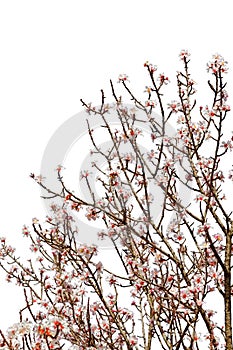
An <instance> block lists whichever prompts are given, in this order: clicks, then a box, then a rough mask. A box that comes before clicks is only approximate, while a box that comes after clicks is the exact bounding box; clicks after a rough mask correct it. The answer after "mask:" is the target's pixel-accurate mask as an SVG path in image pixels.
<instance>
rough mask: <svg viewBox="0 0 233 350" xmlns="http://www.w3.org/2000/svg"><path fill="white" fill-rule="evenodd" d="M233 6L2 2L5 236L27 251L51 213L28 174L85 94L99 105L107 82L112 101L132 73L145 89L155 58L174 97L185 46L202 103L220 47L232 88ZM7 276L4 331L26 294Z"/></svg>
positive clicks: (1, 231) (0, 310) (0, 178)
mask: <svg viewBox="0 0 233 350" xmlns="http://www.w3.org/2000/svg"><path fill="white" fill-rule="evenodd" d="M230 5H231V1H230V0H229V1H223V0H222V1H221V2H220V1H213V0H212V1H208V0H205V1H203V0H202V1H187V0H184V1H175V0H171V1H156V0H153V1H131V0H124V1H122V0H118V1H111V0H108V1H103V0H99V1H96V0H92V1H90V0H89V1H88V0H85V1H71V0H67V1H60V0H55V1H51V0H40V1H34V0H28V1H25V0H21V1H19V0H15V1H13V0H12V1H11V0H8V1H7V0H5V1H3V0H1V1H0V117H1V119H0V120H1V127H0V143H1V146H0V150H1V172H0V185H1V191H0V194H1V201H0V206H1V211H0V215H1V219H0V236H7V237H8V238H9V240H10V241H11V242H12V245H17V246H19V248H20V249H21V250H20V252H21V253H20V254H23V241H22V238H21V228H22V226H23V224H27V225H30V223H31V219H32V217H35V216H36V217H39V218H41V219H43V217H44V216H45V212H44V211H43V207H42V203H41V201H40V198H39V194H40V192H39V188H38V187H37V186H36V184H35V183H34V182H33V181H32V180H31V179H30V178H29V174H30V172H35V173H36V174H39V173H40V162H41V158H42V155H43V151H44V149H45V147H46V145H47V142H48V140H49V139H50V137H51V136H52V134H53V132H54V131H55V130H56V129H57V128H58V127H59V126H60V125H61V124H62V123H63V122H64V121H65V120H67V119H68V118H70V117H71V116H73V115H74V114H76V113H78V112H79V111H80V110H82V107H81V104H80V101H79V99H80V98H84V99H85V100H86V101H87V102H89V101H93V102H94V103H96V104H98V103H99V96H100V94H99V90H100V89H101V88H104V89H105V90H106V95H107V97H108V99H109V101H110V102H111V101H112V99H111V93H110V90H109V87H108V82H109V79H110V78H112V79H113V80H116V79H117V76H118V74H119V73H127V74H128V75H129V76H130V80H131V83H132V85H133V86H134V87H135V88H136V90H137V91H138V93H139V94H141V95H142V91H143V90H144V85H145V83H146V78H145V77H144V75H145V70H144V68H143V63H144V62H145V61H146V60H149V61H151V62H153V63H155V64H157V65H158V66H159V69H160V71H161V72H165V73H166V74H167V75H169V77H170V79H171V81H172V83H173V92H174V95H175V93H176V87H175V73H176V70H178V69H179V68H180V67H181V66H180V62H179V59H178V54H179V51H180V50H181V49H183V48H187V49H189V50H190V52H191V54H192V71H193V77H194V79H195V80H196V81H197V82H198V83H199V87H198V88H200V91H201V95H200V98H201V102H200V104H205V90H204V88H203V87H201V86H200V85H201V84H205V87H207V84H206V81H207V75H206V67H205V64H206V62H207V61H208V60H209V59H210V57H211V55H212V54H213V53H216V52H219V53H220V54H222V55H223V56H224V57H225V58H226V59H227V60H228V62H229V65H230V66H231V70H230V72H229V74H228V80H229V81H231V83H230V85H229V86H230V87H232V86H233V83H232V82H233V76H232V72H233V50H232V33H233V25H232V11H231V6H230ZM117 87H118V86H117ZM169 91H170V90H169ZM229 93H230V94H231V91H229ZM174 95H171V96H169V98H170V100H172V99H173V98H174ZM0 283H1V284H0V328H6V326H7V325H9V324H10V323H11V322H14V321H16V320H17V315H18V314H17V307H16V306H17V305H18V304H19V300H18V293H17V292H16V291H15V287H13V286H11V285H7V284H5V282H4V278H3V276H1V273H0Z"/></svg>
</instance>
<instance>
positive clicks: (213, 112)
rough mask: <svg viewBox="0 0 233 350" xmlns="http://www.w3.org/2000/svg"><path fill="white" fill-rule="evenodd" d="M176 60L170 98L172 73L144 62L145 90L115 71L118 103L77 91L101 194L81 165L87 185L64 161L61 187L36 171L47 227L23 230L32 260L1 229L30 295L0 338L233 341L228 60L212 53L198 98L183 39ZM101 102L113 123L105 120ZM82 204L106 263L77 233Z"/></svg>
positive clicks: (33, 345) (111, 345)
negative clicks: (74, 183)
mask: <svg viewBox="0 0 233 350" xmlns="http://www.w3.org/2000/svg"><path fill="white" fill-rule="evenodd" d="M180 60H181V62H182V65H183V68H182V71H180V72H178V73H177V76H176V78H177V87H178V90H177V97H176V99H174V100H172V99H171V100H170V102H169V103H165V97H164V92H165V91H166V85H167V84H168V83H170V81H169V78H168V77H167V76H166V75H165V74H164V73H161V74H159V73H158V68H157V66H155V65H153V64H151V63H149V62H145V64H144V67H145V70H146V72H147V75H148V77H149V85H148V86H146V88H145V94H146V101H143V102H142V101H141V100H140V99H139V98H137V97H136V95H135V94H134V92H133V89H131V88H130V82H129V81H128V77H127V75H125V74H121V75H120V76H119V83H121V85H122V88H123V90H121V95H118V93H117V92H116V90H117V87H116V86H115V85H114V84H113V83H112V81H111V82H110V87H111V91H112V95H113V98H114V103H111V104H110V103H109V104H107V103H106V102H105V100H106V97H105V93H104V91H102V90H101V104H100V106H99V107H95V106H93V105H92V104H91V103H86V102H85V101H83V100H81V102H82V105H83V107H84V108H85V109H86V112H87V129H88V132H89V136H90V140H91V142H92V146H93V149H92V150H91V155H90V162H91V165H92V168H93V169H95V170H96V172H97V173H98V176H97V177H96V178H95V179H94V182H96V183H98V185H99V186H100V193H99V194H97V193H96V192H95V191H94V189H93V179H92V180H91V177H92V174H91V172H90V171H89V170H86V169H83V170H82V172H81V174H80V181H82V182H84V183H85V185H86V189H87V193H88V195H87V197H86V198H82V197H81V196H80V195H79V194H78V192H76V191H75V190H73V189H70V188H69V186H68V185H67V183H66V181H65V170H64V169H63V167H62V166H58V168H57V175H58V182H59V184H60V191H54V190H53V189H52V188H48V187H47V185H46V179H43V177H42V176H41V175H40V176H36V175H34V174H31V177H32V178H33V179H34V180H35V181H36V182H37V183H38V184H39V185H40V186H41V187H42V188H43V189H44V190H46V191H47V198H48V200H51V213H50V214H49V215H48V216H47V218H46V224H45V227H43V225H42V224H41V223H40V222H39V221H38V220H37V219H36V218H34V219H33V223H32V227H31V229H30V228H29V227H27V226H24V227H23V230H22V233H23V236H24V237H26V238H27V240H28V242H30V244H29V249H30V250H31V258H30V259H29V260H27V261H23V259H21V258H19V257H18V256H17V252H16V251H15V249H14V248H13V247H12V246H11V245H10V244H9V243H8V242H7V241H6V239H5V238H4V237H2V238H1V250H0V266H1V268H2V270H4V271H5V272H6V279H7V281H8V282H13V281H14V282H16V283H17V284H18V285H19V286H20V288H21V289H22V291H23V293H24V298H25V305H24V306H23V307H22V309H21V310H20V312H19V320H18V322H16V323H15V324H13V325H12V326H11V327H9V328H8V330H7V331H6V332H3V331H1V333H0V339H1V340H0V349H2V350H3V349H4V350H5V349H29V350H40V349H61V348H64V349H65V348H68V349H70V350H84V349H89V350H91V349H92V350H94V349H103V350H104V349H122V350H123V349H128V350H139V349H144V350H150V349H154V348H155V347H156V348H158V349H159V348H160V349H164V350H169V349H176V350H179V349H180V350H181V349H183V350H188V349H193V350H198V349H201V348H203V347H205V348H209V349H211V350H217V349H227V350H232V348H233V344H232V315H231V295H232V293H233V289H232V281H231V269H232V262H231V261H232V254H233V246H232V235H233V221H232V212H231V197H230V193H231V192H230V190H229V188H232V181H233V168H232V165H231V163H230V160H231V153H230V152H231V150H232V148H233V137H232V135H231V134H230V133H229V130H228V128H227V121H226V120H227V118H228V114H229V111H230V107H229V105H228V104H227V100H228V94H227V91H226V85H227V84H226V82H225V80H224V76H225V74H226V73H227V71H228V67H227V62H226V61H225V60H224V59H223V57H222V56H220V55H218V54H216V55H213V57H212V59H211V61H210V62H208V64H207V71H208V73H209V74H210V80H208V88H209V89H210V92H211V93H212V96H213V98H212V101H211V102H210V104H209V105H206V106H199V105H198V103H197V101H196V96H197V92H196V90H195V85H196V83H195V81H194V80H193V79H192V78H191V75H190V68H189V64H190V54H189V53H188V52H187V51H186V50H183V51H181V53H180ZM123 94H125V95H126V94H127V95H128V96H129V97H130V99H131V102H132V103H133V105H132V106H131V107H130V106H129V105H126V104H125V103H124V102H123V97H122V95H123ZM110 111H111V112H113V113H114V115H115V118H116V121H117V122H118V124H117V125H116V124H111V123H109V121H108V116H109V113H110ZM155 112H157V113H158V114H155ZM93 116H95V117H98V118H99V120H100V125H101V128H102V129H103V130H104V132H105V133H106V138H108V139H110V141H111V142H110V146H109V145H108V147H107V148H104V147H101V146H100V145H99V143H98V141H97V139H96V130H95V128H93V127H92V125H91V122H92V117H93ZM172 122H173V123H176V130H175V132H174V133H173V134H172V133H171V132H170V131H169V130H170V129H169V125H170V123H172ZM145 126H146V128H147V130H145ZM146 143H147V144H148V143H149V144H150V147H151V148H150V150H149V151H148V149H145V147H143V146H142V145H143V144H144V145H145V144H146ZM97 155H98V161H96V160H95V157H96V156H97ZM42 175H43V174H42ZM55 199H59V202H56V201H55ZM59 203H60V204H59ZM79 215H80V217H81V216H84V217H85V218H86V220H88V221H90V222H92V221H93V222H94V223H97V222H102V227H103V228H102V229H100V230H99V231H98V232H97V235H98V239H99V240H106V239H108V240H110V241H111V243H112V247H113V251H112V254H113V257H114V259H115V260H114V261H115V262H116V269H115V270H114V269H113V270H112V269H109V267H108V266H107V264H103V262H102V261H101V251H99V248H98V245H95V244H91V245H90V244H89V245H88V244H85V243H80V242H79V240H78V238H79V235H78V222H79V220H78V219H77V218H78V217H79ZM218 304H219V305H221V308H222V315H220V314H219V313H218V309H217V306H218Z"/></svg>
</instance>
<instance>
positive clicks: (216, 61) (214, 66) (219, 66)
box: [207, 54, 228, 74]
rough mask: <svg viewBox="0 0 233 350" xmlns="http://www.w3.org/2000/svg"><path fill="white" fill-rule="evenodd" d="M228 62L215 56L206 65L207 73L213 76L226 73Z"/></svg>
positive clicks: (217, 55) (219, 56)
mask: <svg viewBox="0 0 233 350" xmlns="http://www.w3.org/2000/svg"><path fill="white" fill-rule="evenodd" d="M227 64H228V62H227V61H225V60H224V58H223V57H222V56H221V55H219V54H215V55H213V56H212V60H211V61H209V62H208V63H207V71H208V72H211V73H213V74H217V73H219V72H220V73H227V71H228V66H227Z"/></svg>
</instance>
